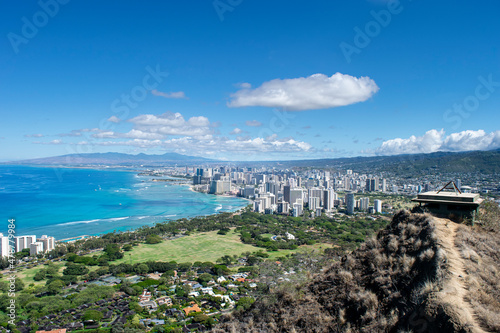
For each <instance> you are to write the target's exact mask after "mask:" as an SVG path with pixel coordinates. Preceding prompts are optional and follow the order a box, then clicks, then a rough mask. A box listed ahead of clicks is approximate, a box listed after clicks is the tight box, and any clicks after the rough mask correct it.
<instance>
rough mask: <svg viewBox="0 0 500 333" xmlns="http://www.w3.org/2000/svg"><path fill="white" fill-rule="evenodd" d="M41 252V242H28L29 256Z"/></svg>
mask: <svg viewBox="0 0 500 333" xmlns="http://www.w3.org/2000/svg"><path fill="white" fill-rule="evenodd" d="M42 252H43V243H42V242H34V243H31V244H30V256H36V255H37V254H39V253H42Z"/></svg>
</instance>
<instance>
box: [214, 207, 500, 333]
mask: <svg viewBox="0 0 500 333" xmlns="http://www.w3.org/2000/svg"><path fill="white" fill-rule="evenodd" d="M498 237H499V236H498V234H497V233H492V232H491V231H490V232H489V233H487V232H485V231H481V230H480V227H475V229H474V228H471V227H468V226H460V227H458V225H456V224H454V223H453V222H451V221H448V220H443V219H436V218H433V217H432V216H430V215H428V214H415V213H413V214H412V213H409V212H407V211H401V212H399V213H398V214H396V215H395V216H394V218H393V220H392V222H391V224H390V225H389V226H388V227H387V228H386V229H384V230H382V231H381V232H379V234H378V235H377V236H376V237H372V238H371V239H369V240H368V241H367V242H366V243H364V244H363V245H362V246H361V247H360V248H359V249H358V250H356V251H354V252H353V253H351V254H348V255H346V256H344V257H343V258H342V259H341V260H340V261H338V262H335V263H334V264H333V265H332V266H331V267H330V268H329V269H327V270H326V271H325V272H324V273H322V274H321V275H319V276H317V277H316V278H314V279H313V281H311V282H309V283H306V284H304V285H291V284H287V285H280V286H278V287H277V288H276V289H275V290H274V292H273V293H271V294H269V295H267V296H266V297H262V298H261V299H259V300H257V301H256V302H255V303H254V304H253V305H252V307H251V308H250V309H248V310H247V311H246V312H242V313H235V314H233V315H231V316H228V317H226V318H225V319H224V320H223V321H222V323H221V324H220V325H219V326H218V327H217V328H216V329H215V330H214V332H440V333H441V332H484V331H492V332H494V331H497V332H498V331H500V325H499V323H500V320H499V319H500V317H499V314H500V302H499V300H500V282H499V281H500V279H499V274H500V267H499V263H500V257H499V255H500V249H499V238H498Z"/></svg>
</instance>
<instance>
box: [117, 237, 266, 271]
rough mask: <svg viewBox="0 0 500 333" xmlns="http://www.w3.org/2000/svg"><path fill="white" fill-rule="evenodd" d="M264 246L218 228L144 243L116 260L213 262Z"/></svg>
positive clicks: (134, 261)
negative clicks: (244, 242) (254, 244)
mask: <svg viewBox="0 0 500 333" xmlns="http://www.w3.org/2000/svg"><path fill="white" fill-rule="evenodd" d="M258 250H260V248H258V247H255V246H252V245H248V244H243V243H242V242H241V241H240V237H239V234H236V233H234V231H230V232H228V233H227V235H218V234H217V231H211V232H204V233H196V234H193V235H190V236H185V237H181V238H177V239H174V240H168V241H163V242H162V243H160V244H151V245H150V244H140V245H139V246H137V247H134V249H133V250H132V251H130V252H125V256H124V257H123V259H120V260H117V261H113V264H119V263H137V262H145V261H148V260H155V261H176V262H178V263H182V262H191V263H193V262H195V261H211V262H216V260H217V259H219V258H220V257H222V256H224V255H230V256H232V255H234V254H236V255H240V254H242V253H243V252H247V251H249V252H254V251H258Z"/></svg>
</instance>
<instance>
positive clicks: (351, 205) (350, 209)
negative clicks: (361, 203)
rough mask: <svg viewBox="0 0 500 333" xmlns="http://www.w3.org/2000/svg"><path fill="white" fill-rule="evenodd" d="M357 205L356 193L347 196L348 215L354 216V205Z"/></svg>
mask: <svg viewBox="0 0 500 333" xmlns="http://www.w3.org/2000/svg"><path fill="white" fill-rule="evenodd" d="M355 204H356V202H355V200H354V193H352V192H351V193H347V194H346V195H345V205H346V210H347V214H349V215H352V214H354V205H355Z"/></svg>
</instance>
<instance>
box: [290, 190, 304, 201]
mask: <svg viewBox="0 0 500 333" xmlns="http://www.w3.org/2000/svg"><path fill="white" fill-rule="evenodd" d="M299 200H300V203H301V204H303V200H304V191H303V190H302V189H300V188H294V189H290V202H289V203H290V205H293V204H295V203H298V201H299Z"/></svg>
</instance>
